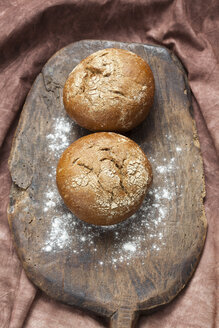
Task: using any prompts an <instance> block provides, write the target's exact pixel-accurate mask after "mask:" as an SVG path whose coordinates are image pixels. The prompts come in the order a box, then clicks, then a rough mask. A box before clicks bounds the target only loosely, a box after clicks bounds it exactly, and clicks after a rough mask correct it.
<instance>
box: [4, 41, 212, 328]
mask: <svg viewBox="0 0 219 328" xmlns="http://www.w3.org/2000/svg"><path fill="white" fill-rule="evenodd" d="M107 47H119V48H120V47H121V48H124V49H128V50H131V51H134V52H136V53H137V54H139V55H140V56H142V57H143V58H144V59H146V60H147V61H148V63H149V65H150V66H151V69H152V71H153V73H154V77H155V84H156V94H155V101H154V106H153V108H152V110H151V113H150V115H149V116H148V118H147V119H146V120H145V122H143V123H142V124H141V125H140V126H138V127H137V128H135V129H134V130H132V131H131V132H129V133H126V135H127V136H128V137H130V138H131V139H133V140H134V141H136V142H137V143H138V144H139V145H140V146H141V147H142V148H143V150H144V151H145V153H146V155H147V156H148V157H149V159H150V160H151V164H152V167H153V173H154V181H153V186H152V188H151V192H150V194H149V195H148V196H147V197H146V199H145V201H144V203H143V206H142V207H141V209H140V210H139V211H138V212H137V213H136V214H135V215H134V216H133V217H131V218H130V219H128V220H127V221H125V222H123V223H120V224H119V225H116V226H112V227H110V228H103V227H96V226H92V225H88V224H86V223H83V222H81V221H79V220H78V219H77V218H75V217H74V216H73V215H72V214H70V213H69V211H68V210H67V209H66V207H65V206H64V205H63V202H62V201H61V199H60V197H59V195H58V193H57V190H56V185H55V169H56V165H57V161H58V158H59V156H60V154H61V153H62V151H63V150H64V149H65V148H66V147H67V146H68V145H69V144H70V143H71V142H73V141H74V140H76V139H77V138H79V137H81V136H83V135H85V134H88V133H90V132H89V131H86V130H84V129H82V128H80V127H79V126H77V125H76V124H75V123H73V122H72V121H71V120H70V119H69V118H68V117H67V115H66V113H65V111H64V108H63V103H62V89H63V85H64V83H65V80H66V78H67V76H68V74H69V73H70V72H71V70H72V69H73V68H74V67H75V65H77V64H78V63H79V61H80V60H81V59H83V58H84V57H86V56H87V55H89V54H91V53H92V52H95V51H97V50H99V49H102V48H107ZM9 166H10V171H11V175H12V180H13V184H12V189H11V194H10V204H9V208H8V217H9V224H10V227H11V231H12V234H13V237H14V242H15V246H16V249H17V252H18V254H19V257H20V259H21V261H22V263H23V266H24V268H25V270H26V273H27V275H28V277H29V278H30V279H31V280H32V281H33V282H34V283H35V284H36V285H37V286H38V287H39V288H41V289H42V290H43V291H45V292H46V293H47V294H48V295H50V296H51V297H53V298H55V299H57V300H60V301H62V302H65V303H68V304H72V305H74V306H76V307H78V308H81V309H84V310H87V311H90V312H91V313H94V314H97V315H99V316H103V317H106V318H108V319H109V321H110V326H111V327H118V328H122V327H125V328H127V327H132V326H133V325H134V322H136V319H137V316H138V314H139V313H140V312H141V311H145V310H149V309H152V308H155V307H157V306H160V305H162V304H166V303H168V302H170V301H171V300H172V299H173V298H174V297H175V296H176V295H177V294H178V293H179V292H180V290H181V289H182V288H183V287H184V286H185V285H186V283H187V282H188V280H189V279H190V277H191V276H192V274H193V272H194V270H195V268H196V266H197V264H198V261H199V258H200V255H201V252H202V249H203V246H204V241H205V236H206V229H207V228H206V227H207V224H206V219H205V215H204V210H203V197H204V193H205V191H204V180H203V167H202V159H201V155H200V149H199V143H198V139H197V136H196V130H195V126H194V121H193V118H192V107H191V95H190V90H189V88H188V84H187V78H186V74H185V72H184V70H183V68H182V66H181V64H180V63H179V61H178V60H177V59H176V57H175V56H174V55H173V54H172V53H170V52H169V51H168V50H166V49H164V48H162V47H155V46H149V45H142V44H128V43H118V42H109V41H81V42H77V43H74V44H71V45H69V46H68V47H65V48H64V49H62V50H60V51H59V52H58V53H57V54H55V55H54V56H53V57H52V58H51V59H50V60H49V61H48V63H47V64H46V65H45V67H44V68H43V70H42V73H41V74H40V75H39V76H38V77H37V79H36V81H35V83H34V85H33V87H32V89H31V91H30V93H29V95H28V97H27V100H26V103H25V105H24V108H23V111H22V115H21V118H20V122H19V125H18V128H17V131H16V135H15V138H14V143H13V147H12V151H11V156H10V161H9Z"/></svg>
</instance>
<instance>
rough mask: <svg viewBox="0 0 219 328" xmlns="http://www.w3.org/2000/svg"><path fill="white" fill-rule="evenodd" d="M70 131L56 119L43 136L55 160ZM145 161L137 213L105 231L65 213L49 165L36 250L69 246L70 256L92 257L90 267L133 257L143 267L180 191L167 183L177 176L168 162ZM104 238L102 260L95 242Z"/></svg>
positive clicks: (162, 239) (161, 239)
mask: <svg viewBox="0 0 219 328" xmlns="http://www.w3.org/2000/svg"><path fill="white" fill-rule="evenodd" d="M71 129H72V128H71V123H70V122H69V121H68V120H67V119H66V118H60V119H58V120H57V121H55V122H54V133H53V134H49V135H48V136H47V139H48V151H54V152H55V153H56V154H57V156H56V160H57V161H58V158H59V156H60V155H61V153H62V151H64V149H65V148H67V147H68V146H69V144H70V143H71V141H70V140H69V134H70V130H71ZM168 139H169V140H170V139H171V136H168ZM176 152H181V148H180V147H178V146H176ZM148 158H149V160H150V162H151V164H152V168H153V172H154V182H153V185H152V187H151V189H150V191H149V192H148V194H147V196H146V197H145V200H144V202H143V204H142V206H141V208H140V209H139V210H138V212H137V213H135V214H134V215H133V216H132V217H131V218H129V219H128V220H126V221H124V222H123V223H121V224H119V225H114V226H107V227H98V226H93V225H89V224H87V223H84V222H82V221H80V220H78V219H77V218H76V217H75V216H74V215H73V214H72V213H71V212H69V211H68V209H67V208H66V207H65V205H64V204H63V201H62V199H61V197H60V195H59V193H58V191H57V187H56V183H55V175H56V167H55V166H51V168H50V172H48V173H49V174H48V178H49V179H51V182H50V183H48V185H50V186H51V187H50V188H51V189H50V190H47V191H46V192H45V194H44V204H43V210H44V213H45V215H46V216H48V217H50V218H51V223H50V224H49V225H48V227H49V228H48V229H47V239H46V242H45V245H44V247H43V248H42V251H43V252H52V251H54V250H55V251H62V250H63V249H65V248H66V247H69V248H70V249H71V252H72V253H73V254H74V253H80V254H79V255H80V256H83V255H86V253H87V252H88V251H89V252H92V253H93V256H94V255H95V254H97V255H96V266H105V265H111V266H113V267H115V268H117V267H118V266H119V265H120V264H121V263H123V262H125V263H126V264H127V265H130V264H131V262H132V261H133V260H134V259H135V257H138V258H141V259H142V263H144V259H145V256H146V255H145V254H146V253H147V252H148V251H149V252H154V254H155V255H156V254H158V253H159V252H160V250H161V248H163V247H165V246H166V238H168V235H167V233H166V231H167V229H166V226H167V225H168V221H169V219H170V217H171V208H172V207H171V204H172V203H174V201H175V200H176V198H179V197H180V188H181V187H180V186H175V185H174V182H172V183H171V182H170V179H169V178H168V176H169V175H174V174H178V169H179V168H178V166H177V161H176V159H175V158H174V157H171V158H163V159H162V161H161V159H160V158H159V159H156V158H154V157H153V158H152V157H151V156H148ZM157 180H159V185H158V184H157V183H156V181H157ZM160 181H162V184H161V183H160ZM108 234H110V238H111V239H110V240H111V243H112V244H113V246H112V247H111V248H110V247H109V250H108V253H107V256H105V255H106V254H103V252H99V250H98V247H97V245H98V244H97V243H96V240H97V238H107V236H108ZM147 241H150V243H149V244H150V249H145V245H146V243H147ZM75 246H77V247H75ZM109 254H110V255H109ZM94 257H95V256H94Z"/></svg>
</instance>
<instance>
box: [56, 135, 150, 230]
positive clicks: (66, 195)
mask: <svg viewBox="0 0 219 328" xmlns="http://www.w3.org/2000/svg"><path fill="white" fill-rule="evenodd" d="M56 182H57V186H58V190H59V193H60V195H61V196H62V198H63V200H64V202H65V204H66V205H67V207H68V208H69V209H70V210H71V211H72V212H73V213H74V214H75V215H76V216H77V217H78V218H79V219H81V220H83V221H86V222H88V223H92V224H96V225H111V224H115V223H118V222H121V221H123V220H125V219H126V218H128V217H129V216H131V215H132V214H133V213H134V212H136V210H137V209H138V208H139V207H140V205H141V203H142V201H143V199H144V197H145V195H146V193H147V190H148V188H149V186H150V185H151V183H152V169H151V165H150V163H149V161H148V159H147V157H146V156H145V154H144V152H143V151H142V150H141V148H140V147H139V146H138V145H137V144H136V143H135V142H134V141H132V140H130V139H129V138H127V137H124V136H122V135H119V134H116V133H113V132H99V133H94V134H90V135H88V136H85V137H82V138H80V139H78V140H76V141H75V142H73V143H72V144H71V145H70V146H69V147H68V148H67V149H66V150H65V151H64V152H63V154H62V156H61V158H60V160H59V163H58V166H57V171H56Z"/></svg>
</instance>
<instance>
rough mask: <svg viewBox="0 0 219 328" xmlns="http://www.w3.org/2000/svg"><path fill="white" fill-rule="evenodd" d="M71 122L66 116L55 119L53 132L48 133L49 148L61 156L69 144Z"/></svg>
mask: <svg viewBox="0 0 219 328" xmlns="http://www.w3.org/2000/svg"><path fill="white" fill-rule="evenodd" d="M71 129H72V125H71V123H70V122H69V121H68V120H67V119H66V118H64V117H60V118H57V119H56V120H54V124H53V133H50V134H48V135H47V142H48V148H49V149H48V150H49V151H52V152H53V153H54V154H55V155H56V156H59V155H60V154H61V153H62V152H63V151H64V150H65V149H66V148H67V147H68V146H69V145H70V140H69V133H70V131H71Z"/></svg>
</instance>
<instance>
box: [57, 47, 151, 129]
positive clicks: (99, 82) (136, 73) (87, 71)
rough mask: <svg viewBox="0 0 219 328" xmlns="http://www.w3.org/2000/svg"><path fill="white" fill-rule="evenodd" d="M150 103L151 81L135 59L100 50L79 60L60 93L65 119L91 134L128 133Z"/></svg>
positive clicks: (119, 51)
mask: <svg viewBox="0 0 219 328" xmlns="http://www.w3.org/2000/svg"><path fill="white" fill-rule="evenodd" d="M153 99H154V77H153V73H152V71H151V69H150V67H149V65H148V64H147V63H146V62H145V61H144V60H143V59H142V58H141V57H139V56H138V55H136V54H134V53H132V52H130V51H127V50H123V49H114V48H112V49H104V50H100V51H97V52H95V53H93V54H92V55H90V56H88V57H87V58H85V59H84V60H82V61H81V62H80V63H79V64H78V65H77V66H76V67H75V68H74V70H73V71H72V72H71V73H70V75H69V77H68V79H67V81H66V83H65V86H64V90H63V101H64V106H65V109H66V111H67V113H68V115H69V116H70V117H71V118H72V119H73V120H74V121H76V122H77V123H78V124H79V125H81V126H82V127H84V128H86V129H89V130H92V131H128V130H131V129H132V128H134V127H135V126H137V125H138V124H140V123H141V122H142V121H143V120H144V119H145V118H146V116H147V115H148V112H149V110H150V108H151V106H152V104H153Z"/></svg>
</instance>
